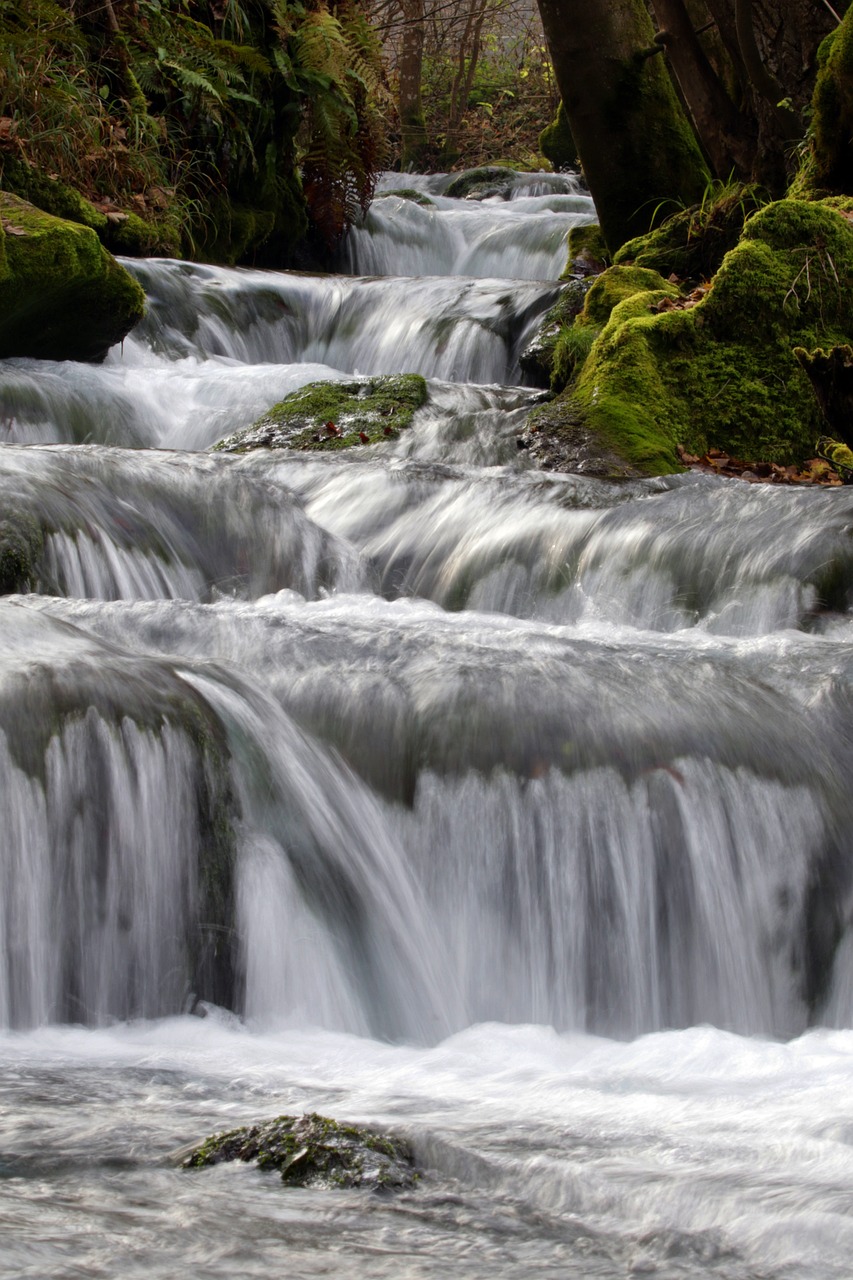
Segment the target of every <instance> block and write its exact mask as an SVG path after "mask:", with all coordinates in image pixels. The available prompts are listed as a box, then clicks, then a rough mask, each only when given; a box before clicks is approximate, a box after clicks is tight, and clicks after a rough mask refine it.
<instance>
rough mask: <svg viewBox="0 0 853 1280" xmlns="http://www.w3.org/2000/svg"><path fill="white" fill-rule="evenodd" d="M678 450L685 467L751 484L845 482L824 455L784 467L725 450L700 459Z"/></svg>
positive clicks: (827, 484)
mask: <svg viewBox="0 0 853 1280" xmlns="http://www.w3.org/2000/svg"><path fill="white" fill-rule="evenodd" d="M677 453H678V456H679V458H680V459H681V461H682V463H683V464H684V466H685V467H689V468H690V470H691V471H701V472H703V473H704V474H705V475H715V476H728V477H730V478H732V479H737V480H746V481H747V482H748V483H750V484H801V485H802V484H806V485H821V486H823V487H824V488H837V487H838V486H840V485H841V484H843V483H844V482H843V481H842V479H841V477H840V476H839V474H838V472H837V471H836V470H835V469H834V468H833V467H832V466H831V465H830V463H828V462H827V461H826V460H825V459H824V458H809V460H808V461H807V462H804V463H803V464H802V465H801V466H798V467H797V466H793V467H783V466H780V464H779V463H777V462H744V461H742V460H741V459H740V458H732V457H730V456H729V454H727V453H724V452H723V451H722V449H709V450H708V452H707V453H706V454H703V456H702V457H701V458H700V457H698V456H697V455H696V454H694V453H688V452H687V450H686V449H685V448H684V447H683V446H682V445H678V446H677Z"/></svg>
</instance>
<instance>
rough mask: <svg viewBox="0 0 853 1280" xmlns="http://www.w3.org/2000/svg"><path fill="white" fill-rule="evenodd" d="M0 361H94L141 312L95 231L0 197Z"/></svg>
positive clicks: (133, 289) (133, 284)
mask: <svg viewBox="0 0 853 1280" xmlns="http://www.w3.org/2000/svg"><path fill="white" fill-rule="evenodd" d="M0 224H2V228H3V236H2V243H3V253H2V256H0V357H6V356H34V357H36V358H39V359H45V360H100V359H102V358H103V357H104V355H106V353H107V351H108V350H109V348H110V347H111V346H113V345H114V344H115V343H117V342H121V340H122V339H123V338H124V337H125V335H126V334H127V333H128V332H129V331H130V330H131V329H132V328H133V326H134V325H135V324H136V322H137V320H139V319H140V318H141V316H142V314H143V312H144V310H145V294H144V293H143V291H142V288H141V286H140V285H139V284H138V283H137V281H136V280H134V279H133V277H132V276H131V275H130V274H129V273H128V272H127V271H125V269H124V268H123V267H122V266H120V265H119V263H117V262H116V260H115V258H113V257H112V256H111V255H110V254H109V253H108V252H107V250H106V249H105V248H104V247H103V245H102V244H101V242H100V240H99V239H98V237H97V234H96V233H95V231H93V230H92V228H91V227H85V226H82V225H80V224H79V223H73V222H68V221H66V220H64V219H60V218H54V217H53V216H52V215H50V214H48V213H44V212H43V211H42V210H41V209H37V208H35V206H34V205H31V204H28V203H27V202H26V201H25V200H21V199H20V198H19V197H18V196H14V195H11V194H9V193H8V192H0Z"/></svg>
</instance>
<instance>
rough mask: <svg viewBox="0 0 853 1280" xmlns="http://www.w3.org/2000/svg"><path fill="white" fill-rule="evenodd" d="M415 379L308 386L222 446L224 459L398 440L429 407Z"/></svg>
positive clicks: (403, 377)
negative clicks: (265, 451)
mask: <svg viewBox="0 0 853 1280" xmlns="http://www.w3.org/2000/svg"><path fill="white" fill-rule="evenodd" d="M426 398H427V386H426V382H425V381H424V379H423V378H422V377H421V376H420V375H419V374H417V373H401V374H389V375H386V376H379V377H375V378H354V379H352V380H351V381H349V380H348V381H346V382H309V383H308V385H307V386H304V387H301V388H300V390H299V391H293V392H291V394H290V395H289V396H285V398H284V400H282V401H281V402H280V403H279V404H276V405H273V407H272V408H271V409H270V410H269V411H268V412H267V413H265V414H264V415H263V417H261V418H259V419H258V420H257V422H254V423H253V424H252V426H250V427H246V428H245V430H243V431H238V432H235V434H234V435H232V436H228V437H227V438H226V439H225V440H220V441H219V443H218V444H215V445H214V446H213V448H214V449H215V450H218V451H219V452H223V453H249V452H250V451H251V450H252V449H348V448H352V447H355V446H361V445H367V444H381V443H382V442H383V441H385V440H389V439H391V440H394V439H396V438H397V436H398V435H399V433H400V432H401V431H403V430H405V428H406V427H408V426H410V425H411V421H412V418H413V417H414V413H415V410H416V409H419V408H420V407H421V405H422V404H425V403H426Z"/></svg>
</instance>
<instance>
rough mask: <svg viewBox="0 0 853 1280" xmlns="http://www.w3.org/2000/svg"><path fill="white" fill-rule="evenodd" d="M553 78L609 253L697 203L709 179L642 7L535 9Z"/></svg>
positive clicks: (558, 4)
mask: <svg viewBox="0 0 853 1280" xmlns="http://www.w3.org/2000/svg"><path fill="white" fill-rule="evenodd" d="M538 3H539V12H540V13H541V15H542V25H543V27H544V29H545V38H546V40H547V42H548V49H549V52H550V55H551V61H552V63H553V66H554V75H555V77H556V80H557V85H558V87H559V90H560V96H561V97H562V99H563V105H564V107H565V111H566V115H567V117H568V120H569V125H570V126H571V130H572V134H573V136H574V139H575V142H576V144H577V148H578V155H579V156H580V160H581V164H582V165H583V170H584V173H585V175H586V179H587V181H588V183H589V187H590V191H591V192H592V197H593V199H594V201H595V205H596V209H597V210H598V215H599V219H600V221H601V228H602V231H603V233H604V238H605V240H606V241H607V246H608V248H609V249H610V251H611V252H614V251H615V250H616V249H618V248H619V246H620V245H621V244H623V243H624V242H625V241H626V240H628V239H630V238H631V237H632V236H635V235H639V234H641V233H642V232H644V231H647V230H648V229H649V226H650V225H651V223H652V222H653V221H654V220H657V221H660V220H661V218H662V217H664V216H665V214H666V212H667V210H666V208H665V205H666V203H667V202H669V204H670V209H669V211H670V212H671V202H672V201H673V200H675V201H683V202H685V203H687V204H690V203H693V202H694V201H696V200H698V199H699V198H700V196H701V193H702V191H703V190H704V188H705V185H706V183H707V179H708V170H707V168H706V165H705V161H704V159H703V157H702V154H701V152H700V150H699V147H698V144H697V142H696V139H695V137H694V135H693V131H692V129H691V127H690V123H689V121H688V120H687V117H686V116H685V114H684V111H683V110H682V107H681V104H680V102H679V101H678V98H677V97H676V94H675V90H674V88H673V86H672V82H671V80H670V78H669V75H668V72H667V69H666V65H665V63H664V61H663V59H662V58H661V57H659V56H658V57H655V56H649V55H650V52H651V51H652V50H653V49H654V48H655V46H654V43H653V41H654V34H655V33H654V28H653V26H652V23H651V19H650V18H649V15H648V13H647V11H646V8H645V4H644V0H595V3H591V0H538Z"/></svg>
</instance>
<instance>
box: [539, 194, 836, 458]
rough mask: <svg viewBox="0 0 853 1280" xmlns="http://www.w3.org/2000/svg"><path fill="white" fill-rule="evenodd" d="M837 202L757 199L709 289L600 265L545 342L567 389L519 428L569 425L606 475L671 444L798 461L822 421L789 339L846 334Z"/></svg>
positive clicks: (669, 452)
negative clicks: (595, 445) (566, 320)
mask: <svg viewBox="0 0 853 1280" xmlns="http://www.w3.org/2000/svg"><path fill="white" fill-rule="evenodd" d="M850 205H853V202H850V201H845V200H843V199H841V200H840V199H828V200H823V201H819V202H809V201H804V200H794V199H787V200H780V201H776V202H773V203H771V204H767V205H766V206H764V207H763V208H760V209H758V211H757V212H755V213H753V214H752V215H751V216H748V217H747V218H746V221H745V223H744V225H743V229H742V231H741V233H740V236H739V238H738V241H737V243H736V244H735V245H734V247H733V248H731V249H730V250H729V251H728V252H727V253H726V254H725V255H724V256H723V259H722V262H721V264H720V267H719V270H717V272H716V274H715V275H714V277H713V280H712V281H711V283H710V286H705V287H703V288H700V289H698V290H695V291H692V292H689V293H685V291H683V290H680V289H679V288H678V287H677V286H676V284H674V283H672V282H671V281H669V280H666V279H664V277H663V276H662V275H661V274H660V273H659V272H655V271H652V270H651V269H649V268H640V267H638V266H636V265H630V266H629V265H627V264H626V263H625V262H624V260H623V262H622V264H621V265H617V266H614V267H611V268H609V269H608V270H607V271H605V272H604V274H603V275H602V276H600V277H599V279H598V280H597V281H596V283H595V284H594V285H593V287H592V288H591V289H590V291H589V294H588V295H587V298H586V301H585V304H584V308H583V311H582V312H581V313H580V314H579V315H578V316H577V318H576V319H575V320H574V322H573V324H572V326H571V327H569V328H567V329H565V330H564V331H563V334H561V336H560V338H559V339H558V342H557V344H556V348H555V356H554V363H555V368H556V369H557V370H558V371H559V376H560V377H563V378H565V379H566V380H567V381H568V383H569V385H568V387H567V389H566V391H565V392H564V393H563V396H562V398H561V399H560V400H558V401H556V402H554V403H553V404H551V405H547V406H544V407H543V408H542V409H539V410H537V411H535V414H534V417H533V420H532V423H531V426H532V428H533V429H534V430H535V429H536V428H537V426H538V429H539V430H540V431H542V432H545V433H552V434H556V435H557V436H559V434H560V432H561V431H574V432H576V431H577V430H578V429H579V428H582V430H583V431H584V432H585V433H586V434H587V436H588V437H589V438H592V439H595V440H597V441H598V442H599V443H600V446H601V449H602V451H603V452H604V453H605V454H609V455H611V456H613V457H615V458H617V459H619V460H621V463H622V469H621V470H620V471H619V473H620V474H638V475H651V474H665V473H667V472H672V471H676V470H679V469H681V464H680V462H679V457H678V453H677V446H678V445H683V446H684V447H685V448H686V449H687V450H688V451H689V452H691V453H695V454H702V453H704V452H705V451H706V450H707V449H708V448H710V447H717V448H721V449H724V450H725V451H726V452H728V453H730V454H732V456H736V457H741V458H760V459H764V460H766V461H770V462H778V463H794V462H798V461H800V460H801V459H803V458H805V457H808V456H810V455H811V454H812V453H813V451H814V446H815V441H816V439H817V437H818V436H819V435H820V434H821V433H822V431H823V429H824V423H823V419H822V415H821V411H820V407H819V405H818V402H817V399H816V397H815V395H814V392H813V390H812V387H811V384H810V382H809V379H808V377H807V375H806V373H805V372H804V370H803V368H802V367H801V364H800V362H799V361H798V359H797V357H796V356H795V354H794V348H804V349H805V350H806V351H812V350H814V349H816V348H818V347H823V348H832V347H835V346H837V345H839V344H844V343H848V342H850V340H851V337H853V223H851V220H850V217H851V215H850V209H849V208H848V206H850ZM633 247H634V250H635V253H636V260H637V261H648V260H649V258H648V256H645V257H644V247H643V245H642V244H641V243H639V242H635V244H634V246H633ZM657 247H659V246H656V248H657ZM620 257H623V255H621V254H620ZM657 260H658V261H660V265H661V267H662V268H663V269H665V268H666V265H667V261H666V258H665V257H664V258H662V259H657ZM591 335H592V337H593V340H592V341H591V342H589V341H588V339H589V338H590V336H591ZM582 340H583V341H582Z"/></svg>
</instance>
